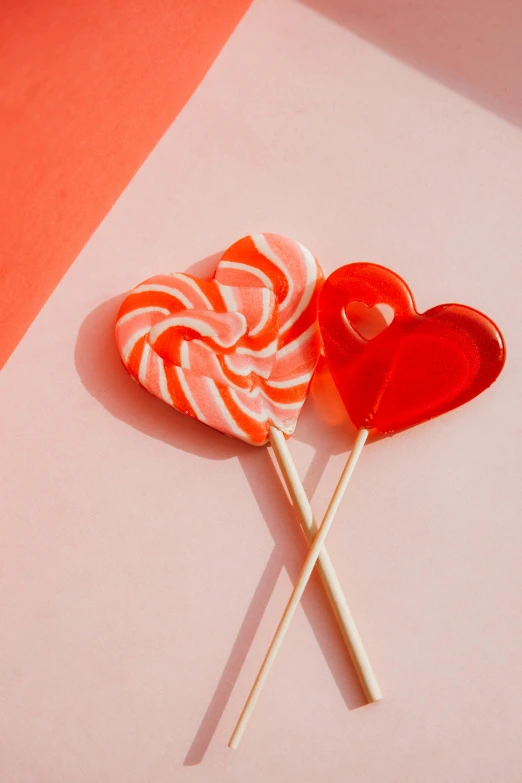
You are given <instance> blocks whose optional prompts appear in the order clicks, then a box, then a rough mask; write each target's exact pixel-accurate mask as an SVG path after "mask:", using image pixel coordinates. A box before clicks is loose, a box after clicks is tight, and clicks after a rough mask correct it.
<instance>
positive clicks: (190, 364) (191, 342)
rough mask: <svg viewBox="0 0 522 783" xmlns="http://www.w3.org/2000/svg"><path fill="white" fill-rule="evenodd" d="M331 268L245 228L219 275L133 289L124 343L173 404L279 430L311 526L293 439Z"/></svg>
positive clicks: (352, 637) (272, 432)
mask: <svg viewBox="0 0 522 783" xmlns="http://www.w3.org/2000/svg"><path fill="white" fill-rule="evenodd" d="M322 282H323V274H322V271H321V268H320V267H319V265H318V263H317V261H316V260H315V258H314V257H313V255H312V254H311V253H310V251H309V250H307V249H306V248H304V247H303V246H302V245H300V244H299V243H298V242H294V241H293V240H291V239H287V238H286V237H282V236H279V235H276V234H256V235H252V236H248V237H244V238H243V239H241V240H239V241H238V242H236V243H235V244H233V245H232V246H231V247H229V248H228V250H226V251H225V252H224V254H223V257H222V258H221V260H220V261H219V263H218V266H217V269H216V272H215V274H214V279H213V280H210V281H204V280H198V279H197V278H195V277H192V276H191V275H186V274H174V275H159V276H156V277H152V278H150V279H149V280H146V281H145V282H144V283H141V285H139V286H137V288H135V289H134V290H133V291H131V293H130V294H129V295H128V296H127V297H126V298H125V300H124V302H123V304H122V306H121V308H120V312H119V314H118V321H117V324H116V342H117V345H118V348H119V351H120V355H121V358H122V360H123V363H124V365H125V367H126V369H127V370H128V372H129V373H130V375H131V376H132V377H133V378H134V379H135V380H136V381H137V382H138V383H140V384H141V385H142V386H143V387H144V388H145V389H147V390H148V391H149V392H151V393H152V394H154V395H155V396H156V397H159V398H160V399H162V400H164V401H165V402H167V403H168V404H169V405H171V406H172V407H173V408H176V409H177V410H179V411H181V412H182V413H186V414H188V415H189V416H192V417H194V418H196V419H199V421H201V422H204V423H205V424H208V425H210V426H211V427H214V428H215V429H217V430H220V431H221V432H224V433H225V434H227V435H232V436H234V437H236V438H239V439H240V440H243V441H246V442H247V443H251V444H253V445H257V446H259V445H262V444H264V443H266V442H267V441H268V440H270V442H271V445H272V447H273V449H274V452H275V454H276V457H277V460H278V462H279V465H280V467H281V472H282V474H283V477H284V479H285V482H286V484H287V487H288V490H289V493H290V495H291V497H292V499H293V501H294V504H295V507H296V509H297V511H298V514H299V516H300V522H301V525H302V528H303V530H304V532H305V535H306V536H307V537H308V539H309V540H312V538H313V536H314V535H315V532H316V530H317V527H316V524H315V521H314V518H313V513H312V510H311V508H310V504H309V502H308V499H307V497H306V494H305V492H304V489H303V486H302V484H301V482H300V480H299V476H298V474H297V470H296V468H295V465H294V463H293V460H292V457H291V454H290V452H289V449H288V447H287V445H286V441H285V437H284V436H285V435H290V434H291V433H292V432H293V430H294V428H295V425H296V421H297V417H298V415H299V412H300V410H301V408H302V405H303V403H304V401H305V399H306V395H307V393H308V388H309V385H310V381H311V378H312V375H313V373H314V370H315V367H316V364H317V360H318V358H319V353H320V339H319V334H318V330H317V321H316V316H317V297H318V294H319V290H320V287H321V285H322ZM319 571H320V575H321V577H322V580H323V582H324V585H325V589H326V592H327V595H328V598H329V600H330V602H331V604H332V607H333V609H334V612H335V616H336V618H337V621H338V624H339V626H340V629H341V632H342V634H343V636H344V639H345V641H346V645H347V647H348V649H349V651H350V655H351V656H352V659H353V660H354V662H355V664H356V667H357V671H358V673H359V676H360V679H361V682H362V684H363V687H364V688H365V691H366V692H367V694H368V698H369V699H372V700H374V699H377V698H380V691H379V687H378V685H377V682H376V680H375V676H374V675H373V671H372V668H371V665H370V663H369V661H368V658H367V656H366V653H365V650H364V648H363V646H362V642H361V640H360V637H359V635H358V633H357V629H356V627H355V624H354V621H353V618H352V617H351V614H350V611H349V609H348V604H347V603H346V599H345V597H344V594H343V591H342V588H341V585H340V583H339V580H338V579H337V576H336V574H335V571H334V569H333V566H332V563H331V561H330V558H329V556H328V553H327V552H326V550H323V551H322V552H321V555H320V558H319Z"/></svg>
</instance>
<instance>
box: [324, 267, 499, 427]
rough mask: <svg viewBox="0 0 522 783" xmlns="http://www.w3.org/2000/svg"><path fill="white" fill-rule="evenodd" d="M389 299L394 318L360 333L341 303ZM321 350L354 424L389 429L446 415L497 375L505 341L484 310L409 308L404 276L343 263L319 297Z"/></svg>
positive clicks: (378, 302) (411, 302) (410, 302)
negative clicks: (375, 330)
mask: <svg viewBox="0 0 522 783" xmlns="http://www.w3.org/2000/svg"><path fill="white" fill-rule="evenodd" d="M354 302H358V303H362V305H365V306H366V307H367V308H373V307H375V306H378V305H388V306H390V307H391V308H392V309H393V312H394V319H393V321H392V322H391V324H390V325H389V326H387V327H386V328H385V329H384V330H383V331H381V332H380V334H378V335H377V336H376V337H374V338H373V339H370V340H368V339H365V337H363V336H362V334H361V333H360V332H359V331H358V330H357V328H356V327H355V326H354V324H353V323H352V322H351V321H350V320H349V317H348V315H347V313H346V308H347V306H348V305H350V304H351V303H354ZM318 317H319V327H320V330H321V337H322V340H323V346H324V352H325V355H326V359H327V362H328V365H329V367H330V371H331V373H332V376H333V379H334V381H335V384H336V386H337V388H338V390H339V393H340V395H341V397H342V399H343V402H344V404H345V406H346V409H347V411H348V414H349V416H350V419H351V420H352V422H353V424H354V425H355V426H356V427H357V428H358V429H360V428H364V429H375V430H377V431H378V432H381V433H388V434H389V433H392V432H396V431H398V430H402V429H405V428H406V427H412V426H414V425H415V424H420V423H421V422H423V421H426V420H428V419H431V418H433V417H434V416H439V415H440V414H441V413H446V412H447V411H450V410H452V409H453V408H456V407H458V406H459V405H462V404H463V403H465V402H467V401H468V400H471V399H472V398H473V397H476V396H477V394H480V392H481V391H484V389H487V387H488V386H491V384H492V383H493V381H495V380H496V378H497V377H498V375H499V373H500V371H501V370H502V367H503V365H504V361H505V346H504V340H503V338H502V335H501V333H500V332H499V330H498V328H497V327H496V326H495V324H494V323H493V321H491V320H490V319H489V318H487V316H485V315H482V313H479V312H478V311H477V310H474V309H473V308H471V307H466V306H465V305H458V304H445V305H438V306H437V307H433V308H432V309H431V310H427V311H426V312H425V313H418V312H417V310H416V309H415V303H414V300H413V295H412V293H411V291H410V289H409V288H408V286H407V285H406V283H405V282H404V280H402V278H400V277H399V276H398V275H396V274H395V272H392V271H390V270H389V269H386V268H385V267H382V266H378V265H377V264H366V263H359V264H348V265H347V266H343V267H341V268H340V269H337V270H336V271H335V272H333V274H331V275H330V277H329V278H328V279H327V280H326V282H325V284H324V287H323V289H322V292H321V294H320V297H319V311H318Z"/></svg>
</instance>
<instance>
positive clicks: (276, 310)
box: [116, 234, 323, 446]
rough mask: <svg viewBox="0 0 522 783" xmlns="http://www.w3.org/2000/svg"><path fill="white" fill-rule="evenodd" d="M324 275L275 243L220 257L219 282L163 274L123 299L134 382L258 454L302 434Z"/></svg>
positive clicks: (124, 336) (286, 243)
mask: <svg viewBox="0 0 522 783" xmlns="http://www.w3.org/2000/svg"><path fill="white" fill-rule="evenodd" d="M322 280H323V275H322V271H321V269H320V267H319V265H318V263H317V261H316V260H315V258H314V257H313V255H312V254H311V253H310V251H309V250H307V249H306V248H305V247H303V246H302V245H300V244H299V243H298V242H294V241H293V240H290V239H287V238H285V237H281V236H278V235H275V234H257V235H254V236H248V237H245V238H244V239H241V240H239V242H236V243H235V244H234V245H232V246H231V247H230V248H229V249H228V250H226V251H225V253H224V254H223V257H222V259H221V260H220V262H219V264H218V267H217V269H216V272H215V276H214V279H213V280H210V281H203V280H198V279H197V278H195V277H192V276H190V275H185V274H173V275H158V276H156V277H152V278H150V279H149V280H146V281H145V282H144V283H141V284H140V285H139V286H138V287H137V288H135V289H134V290H133V291H131V293H130V294H129V295H128V296H127V297H126V299H125V300H124V302H123V304H122V306H121V309H120V312H119V315H118V321H117V325H116V342H117V344H118V348H119V351H120V354H121V357H122V360H123V363H124V365H125V367H126V368H127V370H128V372H129V373H130V375H131V376H132V377H133V378H134V379H135V380H137V381H138V383H140V384H141V385H142V386H144V387H145V388H146V389H147V391H149V392H151V393H152V394H154V395H155V396H156V397H159V398H160V399H162V400H164V401H165V402H167V403H168V404H169V405H172V407H173V408H176V409H177V410H179V411H182V412H183V413H186V414H188V415H189V416H193V417H194V418H196V419H198V420H199V421H201V422H203V423H205V424H208V425H210V426H211V427H214V428H215V429H217V430H220V431H221V432H224V433H226V434H227V435H232V436H233V437H236V438H239V439H241V440H244V441H246V442H247V443H251V444H253V445H256V446H260V445H263V444H264V443H266V442H267V441H268V440H269V436H270V427H271V426H274V427H276V428H277V429H278V430H279V431H281V432H283V433H284V434H285V435H290V434H292V432H293V431H294V429H295V425H296V422H297V417H298V415H299V412H300V410H301V408H302V405H303V403H304V401H305V399H306V395H307V392H308V387H309V385H310V381H311V378H312V375H313V373H314V370H315V367H316V364H317V360H318V358H319V352H320V340H319V335H318V331H317V326H316V314H317V296H318V293H319V289H320V286H321V283H322Z"/></svg>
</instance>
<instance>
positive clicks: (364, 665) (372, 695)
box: [270, 427, 382, 702]
mask: <svg viewBox="0 0 522 783" xmlns="http://www.w3.org/2000/svg"><path fill="white" fill-rule="evenodd" d="M270 444H271V446H272V448H273V450H274V453H275V455H276V458H277V462H278V464H279V467H280V468H281V472H282V474H283V477H284V480H285V484H286V486H287V488H288V491H289V493H290V497H291V498H292V502H293V503H294V506H295V508H296V510H297V513H298V514H299V519H300V522H301V527H302V529H303V532H304V534H305V535H306V538H307V539H308V541H309V542H310V544H311V543H312V542H313V540H314V538H315V536H316V534H317V531H318V526H317V523H316V521H315V519H314V514H313V511H312V507H311V506H310V502H309V500H308V498H307V496H306V493H305V490H304V487H303V485H302V483H301V479H300V478H299V475H298V473H297V469H296V467H295V463H294V460H293V459H292V455H291V453H290V450H289V448H288V444H287V441H286V438H285V436H284V435H283V433H282V432H281V430H278V429H276V428H275V427H271V428H270ZM317 568H318V570H319V575H320V577H321V581H322V583H323V586H324V588H325V590H326V594H327V596H328V600H329V601H330V604H331V606H332V609H333V611H334V614H335V617H336V619H337V624H338V625H339V628H340V630H341V633H342V635H343V639H344V641H345V644H346V646H347V648H348V652H349V653H350V657H351V659H352V663H353V665H354V667H355V670H356V672H357V676H358V678H359V681H360V683H361V686H362V688H363V690H364V693H365V695H366V698H367V699H368V701H370V702H372V701H379V699H381V698H382V693H381V689H380V688H379V683H378V682H377V678H376V677H375V674H374V671H373V668H372V665H371V663H370V660H369V658H368V655H367V653H366V650H365V649H364V645H363V643H362V640H361V637H360V635H359V631H358V630H357V626H356V624H355V621H354V619H353V617H352V613H351V612H350V609H349V607H348V603H347V601H346V597H345V595H344V592H343V588H342V587H341V583H340V582H339V578H338V576H337V574H336V573H335V569H334V567H333V563H332V561H331V560H330V555H329V554H328V552H327V551H326V547H325V546H324V547H323V548H322V550H321V552H320V554H319V560H318V563H317Z"/></svg>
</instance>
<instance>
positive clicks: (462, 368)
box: [230, 264, 505, 747]
mask: <svg viewBox="0 0 522 783" xmlns="http://www.w3.org/2000/svg"><path fill="white" fill-rule="evenodd" d="M352 303H359V312H360V311H361V309H363V310H364V308H366V309H371V308H373V307H376V306H377V305H386V306H388V307H391V308H392V310H393V312H394V319H393V321H392V323H391V324H390V325H389V326H387V328H385V329H384V330H383V331H381V333H380V334H378V335H377V336H375V337H374V338H373V339H370V340H368V339H365V337H364V336H363V334H362V333H361V330H360V328H356V327H355V326H354V325H353V324H352V322H351V321H350V319H349V317H348V314H347V310H348V306H349V305H350V304H352ZM318 318H319V328H320V331H321V337H322V341H323V347H324V352H325V356H326V359H327V362H328V366H329V368H330V371H331V373H332V376H333V379H334V381H335V384H336V386H337V388H338V390H339V393H340V395H341V397H342V399H343V402H344V404H345V406H346V409H347V411H348V414H349V416H350V418H351V420H352V422H353V423H354V424H355V426H356V427H357V428H358V435H357V438H356V440H355V443H354V446H353V449H352V451H351V453H350V456H349V458H348V461H347V463H346V465H345V468H344V470H343V473H342V475H341V478H340V480H339V483H338V485H337V488H336V489H335V492H334V494H333V496H332V499H331V501H330V504H329V506H328V510H327V512H326V515H325V517H324V519H323V522H322V524H321V527H320V529H319V533H318V534H317V536H316V537H315V539H314V541H313V544H312V546H311V548H310V550H309V553H308V556H307V558H306V560H305V563H304V566H303V569H302V571H301V574H300V576H299V579H298V581H297V583H296V585H295V588H294V590H293V592H292V595H291V597H290V599H289V602H288V604H287V606H286V609H285V612H284V614H283V617H282V619H281V621H280V623H279V626H278V628H277V631H276V633H275V636H274V638H273V640H272V643H271V645H270V647H269V650H268V653H267V655H266V657H265V660H264V662H263V665H262V666H261V669H260V671H259V674H258V676H257V679H256V682H255V683H254V686H253V688H252V691H251V692H250V695H249V697H248V700H247V702H246V704H245V707H244V709H243V712H242V714H241V716H240V719H239V721H238V724H237V725H236V728H235V731H234V733H233V735H232V738H231V741H230V744H231V746H232V747H237V744H238V742H239V740H240V738H241V735H242V733H243V731H244V728H245V725H246V722H247V720H248V718H249V716H250V714H251V712H252V709H253V707H254V706H255V703H256V701H257V699H258V697H259V693H260V691H261V688H262V686H263V683H264V681H265V679H266V677H267V675H268V672H269V670H270V668H271V666H272V664H273V662H274V659H275V656H276V655H277V651H278V649H279V647H280V645H281V642H282V640H283V638H284V635H285V633H286V631H287V629H288V627H289V625H290V622H291V619H292V617H293V615H294V612H295V610H296V608H297V605H298V603H299V601H300V599H301V596H302V594H303V592H304V589H305V587H306V584H307V582H308V579H309V578H310V575H311V573H312V570H313V568H314V564H315V562H316V560H317V557H318V555H319V553H320V551H321V548H322V546H323V544H324V541H325V538H326V535H327V533H328V530H329V529H330V526H331V524H332V522H333V519H334V516H335V513H336V511H337V509H338V507H339V504H340V502H341V499H342V497H343V495H344V492H345V491H346V487H347V486H348V482H349V480H350V477H351V475H352V473H353V470H354V468H355V465H356V463H357V460H358V458H359V456H360V454H361V451H362V449H363V446H364V444H365V442H366V439H367V437H368V435H369V433H370V431H375V432H377V433H381V434H389V435H391V434H393V433H394V432H398V431H399V430H402V429H405V428H407V427H412V426H414V425H415V424H420V423H421V422H423V421H426V420H428V419H431V418H433V417H435V416H439V415H440V414H442V413H445V412H447V411H450V410H452V409H453V408H456V407H458V406H459V405H462V404H464V403H465V402H467V401H468V400H471V399H472V398H473V397H476V396H477V394H480V392H482V391H484V389H486V388H488V386H490V385H491V384H492V383H493V382H494V381H495V380H496V378H497V377H498V375H499V373H500V371H501V370H502V367H503V365H504V360H505V347H504V340H503V338H502V335H501V334H500V332H499V330H498V328H497V327H496V326H495V324H494V323H493V322H492V321H491V320H490V319H489V318H487V317H486V316H485V315H482V313H479V312H478V311H477V310H473V309H472V308H471V307H466V306H465V305H456V304H446V305H439V306H438V307H434V308H433V309H431V310H428V311H427V312H425V313H422V314H421V313H418V312H417V311H416V309H415V304H414V301H413V295H412V293H411V291H410V289H409V288H408V286H407V285H406V283H405V282H404V280H402V279H401V278H400V277H399V276H398V275H396V274H395V273H394V272H391V271H390V270H389V269H385V268H384V267H382V266H377V265H376V264H349V265H348V266H344V267H342V268H341V269H338V270H336V271H335V272H334V273H333V274H332V275H330V277H329V278H328V279H327V280H326V282H325V284H324V286H323V289H322V291H321V294H320V296H319V307H318Z"/></svg>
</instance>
